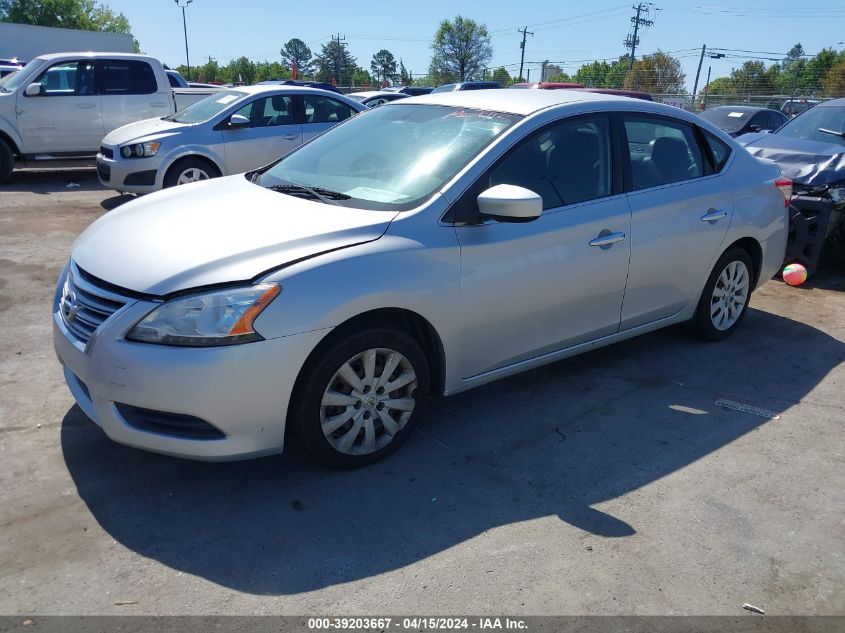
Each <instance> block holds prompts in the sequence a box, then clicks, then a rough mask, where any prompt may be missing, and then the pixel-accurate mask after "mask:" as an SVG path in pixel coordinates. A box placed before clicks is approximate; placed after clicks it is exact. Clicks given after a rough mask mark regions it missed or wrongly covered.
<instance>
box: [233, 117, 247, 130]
mask: <svg viewBox="0 0 845 633" xmlns="http://www.w3.org/2000/svg"><path fill="white" fill-rule="evenodd" d="M249 126H250V121H249V119H247V118H246V117H245V116H243V115H242V114H233V115H232V116H230V117H229V128H230V129H232V130H240V129H243V128H246V127H249Z"/></svg>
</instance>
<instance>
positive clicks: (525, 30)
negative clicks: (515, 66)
mask: <svg viewBox="0 0 845 633" xmlns="http://www.w3.org/2000/svg"><path fill="white" fill-rule="evenodd" d="M516 32H517V33H522V42H521V43H520V44H519V48H521V49H522V54H521V55H520V57H519V76H520V78H521V77H522V67H523V65H524V64H525V36H526V35H530V36H531V37H534V33H532V32H531V31H529V30H528V27H527V26H524V27H522V29H521V30H520V29H517V31H516Z"/></svg>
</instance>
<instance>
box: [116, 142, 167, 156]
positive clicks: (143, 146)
mask: <svg viewBox="0 0 845 633" xmlns="http://www.w3.org/2000/svg"><path fill="white" fill-rule="evenodd" d="M159 147H161V143H159V142H158V141H147V142H146V143H132V144H130V145H124V146H122V147H121V148H120V155H121V156H123V157H124V158H147V157H148V156H155V155H156V152H158V148H159Z"/></svg>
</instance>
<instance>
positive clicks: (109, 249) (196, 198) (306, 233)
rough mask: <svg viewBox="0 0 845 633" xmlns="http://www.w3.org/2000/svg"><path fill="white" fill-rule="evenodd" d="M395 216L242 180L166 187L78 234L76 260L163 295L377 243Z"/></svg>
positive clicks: (109, 278)
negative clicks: (268, 187) (277, 190)
mask: <svg viewBox="0 0 845 633" xmlns="http://www.w3.org/2000/svg"><path fill="white" fill-rule="evenodd" d="M395 215H396V214H395V213H393V212H391V211H367V210H362V209H353V208H350V207H341V206H335V205H331V204H323V203H321V202H315V201H311V200H304V199H301V198H295V197H293V196H288V195H285V194H283V193H278V192H275V191H271V190H269V189H265V188H264V187H260V186H258V185H255V184H252V183H251V182H249V181H248V180H247V179H246V178H245V177H244V176H243V175H236V176H229V177H227V178H218V179H213V180H208V181H205V182H200V183H193V184H189V185H182V186H179V187H174V188H173V189H166V190H164V191H160V192H158V193H154V194H150V195H149V196H145V197H143V198H140V199H138V200H134V201H132V202H129V203H127V204H125V205H123V206H121V207H119V208H117V209H115V210H114V211H110V212H109V213H107V214H105V215H104V216H102V217H101V218H100V219H98V220H97V221H96V222H94V223H93V224H92V225H91V226H90V227H88V228H87V229H86V230H85V232H84V233H82V235H80V236H79V238H78V239H77V240H76V242H75V243H74V245H73V250H72V253H71V257H72V258H73V260H74V261H75V262H76V264H77V265H78V266H79V267H80V268H82V269H83V270H84V271H86V272H88V273H90V274H91V275H94V276H95V277H98V278H100V279H102V280H104V281H106V282H108V283H111V284H114V285H116V286H119V287H121V288H126V289H128V290H133V291H135V292H140V293H145V294H151V295H157V296H162V295H167V294H170V293H173V292H177V291H180V290H186V289H190V288H197V287H200V286H207V285H212V284H220V283H230V282H237V281H248V280H251V279H253V278H255V277H257V276H258V275H260V274H261V273H263V272H265V271H268V270H270V269H272V268H277V267H280V266H284V265H285V264H288V263H291V262H294V261H299V260H302V259H307V258H309V257H313V256H315V255H319V254H320V253H325V252H327V251H332V250H337V249H339V248H344V247H347V246H353V245H355V244H361V243H364V242H370V241H373V240H376V239H378V238H379V237H381V236H382V235H383V234H384V232H385V231H386V230H387V227H388V226H389V225H390V222H391V220H392V219H393V218H394V217H395Z"/></svg>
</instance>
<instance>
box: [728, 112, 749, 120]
mask: <svg viewBox="0 0 845 633" xmlns="http://www.w3.org/2000/svg"><path fill="white" fill-rule="evenodd" d="M743 114H745V113H744V112H728V116H732V117H733V118H735V119H741V118H742V115H743Z"/></svg>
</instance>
